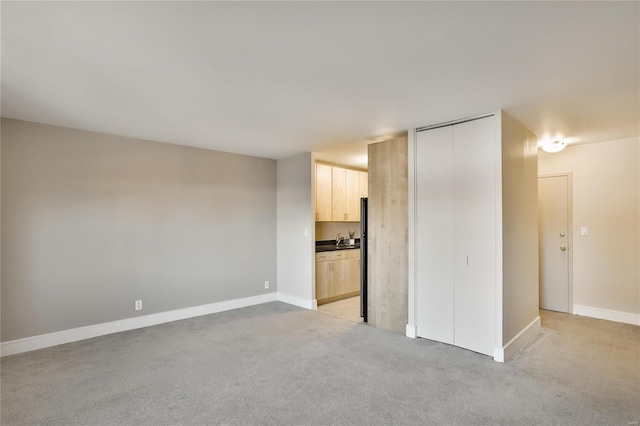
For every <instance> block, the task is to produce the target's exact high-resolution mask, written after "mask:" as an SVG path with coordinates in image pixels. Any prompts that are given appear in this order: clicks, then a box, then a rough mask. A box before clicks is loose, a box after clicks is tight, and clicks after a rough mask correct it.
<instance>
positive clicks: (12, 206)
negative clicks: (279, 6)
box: [1, 119, 311, 341]
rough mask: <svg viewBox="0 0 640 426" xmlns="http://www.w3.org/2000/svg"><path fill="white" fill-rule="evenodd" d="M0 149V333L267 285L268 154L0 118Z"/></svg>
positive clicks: (272, 210) (271, 189)
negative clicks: (238, 152)
mask: <svg viewBox="0 0 640 426" xmlns="http://www.w3.org/2000/svg"><path fill="white" fill-rule="evenodd" d="M1 151H2V154H1V161H2V168H1V171H2V179H1V184H2V189H1V190H2V243H1V253H2V264H3V268H2V271H1V273H2V289H1V292H2V337H1V339H2V341H9V340H13V339H18V338H23V337H27V336H34V335H39V334H44V333H50V332H55V331H59V330H66V329H70V328H74V327H80V326H86V325H91V324H97V323H103V322H108V321H113V320H118V319H124V318H129V317H134V316H137V315H144V314H150V313H156V312H163V311H168V310H173V309H179V308H185V307H190V306H196V305H202V304H207V303H213V302H219V301H224V300H231V299H236V298H241V297H247V296H254V295H259V294H264V293H266V292H273V291H275V290H276V162H275V161H273V160H267V159H261V158H255V157H247V156H241V155H234V154H226V153H221V152H215V151H209V150H204V149H196V148H189V147H184V146H177V145H170V144H162V143H156V142H149V141H142V140H135V139H128V138H122V137H117V136H111V135H105V134H99V133H91V132H85V131H79V130H72V129H67V128H61V127H54V126H47V125H41V124H35V123H29V122H23V121H16V120H9V119H2V146H1ZM309 214H310V215H311V213H309ZM265 280H269V281H271V289H269V290H265V289H264V281H265ZM136 299H142V300H143V306H144V309H143V310H142V311H138V312H136V311H134V309H133V307H134V300H136Z"/></svg>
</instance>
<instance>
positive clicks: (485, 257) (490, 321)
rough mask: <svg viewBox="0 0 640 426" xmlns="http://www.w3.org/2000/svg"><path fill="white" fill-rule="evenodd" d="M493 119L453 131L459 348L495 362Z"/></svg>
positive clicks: (454, 236) (463, 124) (455, 313)
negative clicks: (493, 358)
mask: <svg viewBox="0 0 640 426" xmlns="http://www.w3.org/2000/svg"><path fill="white" fill-rule="evenodd" d="M494 126H495V120H494V119H493V117H489V118H484V119H480V120H474V121H470V122H466V123H462V124H457V125H455V126H453V158H454V166H453V168H454V173H453V175H454V178H453V179H454V183H453V187H454V190H453V193H454V196H453V199H454V201H453V204H454V206H453V211H454V212H455V213H454V223H455V229H454V232H453V246H454V256H453V258H454V263H455V265H454V268H455V290H454V300H455V305H454V344H455V345H456V346H460V347H463V348H466V349H470V350H472V351H476V352H480V353H483V354H486V355H491V356H493V351H494V341H495V285H496V271H495V268H496V197H497V196H498V194H496V178H497V176H496V173H497V164H496V161H497V158H498V157H497V156H496V150H497V148H496V146H497V145H496V144H497V142H496V139H495V138H496V135H495V127H494Z"/></svg>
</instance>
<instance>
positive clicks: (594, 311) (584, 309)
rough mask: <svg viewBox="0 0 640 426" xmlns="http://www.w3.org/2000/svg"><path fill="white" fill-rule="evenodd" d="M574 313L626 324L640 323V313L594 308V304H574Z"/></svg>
mask: <svg viewBox="0 0 640 426" xmlns="http://www.w3.org/2000/svg"><path fill="white" fill-rule="evenodd" d="M573 313H574V314H575V315H581V316H583V317H592V318H599V319H604V320H609V321H615V322H623V323H625V324H633V325H640V314H634V313H631V312H622V311H610V310H609V309H602V308H594V307H592V306H584V305H573Z"/></svg>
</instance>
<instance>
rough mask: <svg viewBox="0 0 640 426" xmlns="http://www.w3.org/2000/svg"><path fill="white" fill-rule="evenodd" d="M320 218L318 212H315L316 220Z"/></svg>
mask: <svg viewBox="0 0 640 426" xmlns="http://www.w3.org/2000/svg"><path fill="white" fill-rule="evenodd" d="M319 218H320V213H318V212H316V220H318V219H319Z"/></svg>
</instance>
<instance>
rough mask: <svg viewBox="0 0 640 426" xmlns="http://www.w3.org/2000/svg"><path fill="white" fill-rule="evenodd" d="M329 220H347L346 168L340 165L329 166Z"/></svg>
mask: <svg viewBox="0 0 640 426" xmlns="http://www.w3.org/2000/svg"><path fill="white" fill-rule="evenodd" d="M331 169H332V170H331V220H332V221H333V222H344V221H346V220H347V218H346V212H347V203H346V199H347V170H346V169H343V168H341V167H332V168H331Z"/></svg>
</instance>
